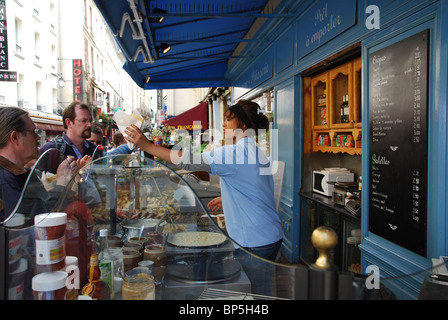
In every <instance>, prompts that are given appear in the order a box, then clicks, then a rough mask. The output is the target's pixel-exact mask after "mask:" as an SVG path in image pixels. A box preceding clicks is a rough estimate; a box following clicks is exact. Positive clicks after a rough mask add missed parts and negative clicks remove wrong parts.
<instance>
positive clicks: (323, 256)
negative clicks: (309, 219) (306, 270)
mask: <svg viewBox="0 0 448 320" xmlns="http://www.w3.org/2000/svg"><path fill="white" fill-rule="evenodd" d="M311 242H312V244H313V246H314V248H315V249H316V250H317V251H318V252H319V257H318V258H317V260H316V263H315V265H316V267H317V268H318V269H322V270H327V269H330V268H331V262H330V259H329V252H330V250H331V249H333V248H334V247H336V245H337V244H338V235H337V234H336V232H335V231H334V230H333V229H331V228H330V227H319V228H317V229H316V230H314V232H313V234H312V235H311Z"/></svg>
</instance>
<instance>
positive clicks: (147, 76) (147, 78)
mask: <svg viewBox="0 0 448 320" xmlns="http://www.w3.org/2000/svg"><path fill="white" fill-rule="evenodd" d="M150 79H151V77H150V76H149V74H147V75H146V83H149V80H150Z"/></svg>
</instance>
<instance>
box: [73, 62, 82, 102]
mask: <svg viewBox="0 0 448 320" xmlns="http://www.w3.org/2000/svg"><path fill="white" fill-rule="evenodd" d="M82 92H83V90H82V60H81V59H73V100H75V101H83V99H82Z"/></svg>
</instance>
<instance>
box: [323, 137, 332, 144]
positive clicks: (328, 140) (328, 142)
mask: <svg viewBox="0 0 448 320" xmlns="http://www.w3.org/2000/svg"><path fill="white" fill-rule="evenodd" d="M324 139H325V145H326V146H330V145H331V141H330V136H329V135H328V134H327V135H325V138H324Z"/></svg>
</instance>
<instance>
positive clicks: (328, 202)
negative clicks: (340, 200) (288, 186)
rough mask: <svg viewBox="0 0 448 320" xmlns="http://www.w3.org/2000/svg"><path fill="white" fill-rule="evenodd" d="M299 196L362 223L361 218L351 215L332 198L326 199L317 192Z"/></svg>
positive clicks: (301, 193)
mask: <svg viewBox="0 0 448 320" xmlns="http://www.w3.org/2000/svg"><path fill="white" fill-rule="evenodd" d="M299 196H300V197H303V198H306V199H309V200H311V201H315V202H317V203H319V204H320V205H323V206H325V207H328V208H329V209H331V210H334V211H337V212H338V213H340V214H344V215H347V216H349V217H352V218H354V219H356V220H359V221H361V218H359V217H356V216H355V215H353V214H351V213H350V212H348V211H347V210H346V209H345V208H344V207H343V206H341V205H338V204H335V203H334V202H333V200H332V199H331V198H330V197H325V196H323V195H320V194H318V193H315V192H299Z"/></svg>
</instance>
